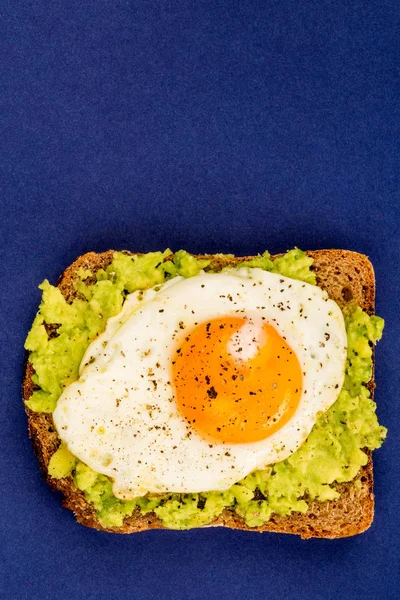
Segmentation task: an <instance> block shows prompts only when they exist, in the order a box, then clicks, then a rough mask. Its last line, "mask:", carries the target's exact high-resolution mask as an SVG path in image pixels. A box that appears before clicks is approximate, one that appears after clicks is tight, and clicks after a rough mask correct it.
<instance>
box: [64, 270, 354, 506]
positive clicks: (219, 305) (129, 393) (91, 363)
mask: <svg viewBox="0 0 400 600" xmlns="http://www.w3.org/2000/svg"><path fill="white" fill-rule="evenodd" d="M224 316H241V317H244V316H246V317H248V318H249V320H250V321H252V322H253V323H255V324H257V322H259V320H260V316H264V317H265V320H266V322H269V323H271V324H272V325H273V326H274V327H275V328H276V329H277V331H278V332H279V333H280V334H281V335H282V336H283V337H284V338H285V339H286V340H287V342H288V344H289V345H290V346H291V347H292V349H293V350H294V351H295V352H296V355H297V357H298V359H299V362H300V365H301V368H302V371H303V390H302V395H301V398H300V403H299V406H298V408H297V410H296V412H295V414H294V415H293V416H292V418H291V419H290V420H289V422H288V423H286V424H285V425H283V426H282V427H281V429H279V430H278V431H276V432H275V433H273V434H272V435H271V436H270V437H268V438H266V439H265V440H262V441H259V442H255V443H248V444H222V443H218V442H215V443H210V441H209V440H204V439H202V438H201V437H200V436H199V435H198V434H197V433H196V432H195V431H194V430H192V429H191V427H190V425H189V424H188V423H187V422H186V421H185V419H184V418H183V417H182V416H181V414H180V413H179V411H178V409H177V407H176V405H175V401H174V388H173V384H172V381H171V377H172V375H171V361H172V357H173V353H174V350H175V349H176V347H177V343H178V341H179V339H180V337H181V336H184V335H185V332H186V335H187V332H188V331H190V329H191V328H193V327H194V326H195V325H196V324H198V323H202V322H205V321H206V320H210V319H215V318H218V317H224ZM255 326H256V325H255ZM244 333H245V332H244ZM252 333H254V332H252ZM346 343H347V339H346V331H345V325H344V319H343V315H342V312H341V310H340V308H339V307H338V305H337V304H336V303H335V302H334V301H333V300H330V299H329V298H328V296H327V294H326V292H324V291H323V290H321V289H320V288H318V287H316V286H313V285H309V284H307V283H303V282H301V281H296V280H293V279H289V278H286V277H283V276H280V275H276V274H272V273H269V272H266V271H263V270H261V269H258V268H252V269H248V268H241V269H238V270H233V269H230V270H225V271H224V272H221V273H216V274H211V273H209V274H208V273H201V274H199V275H197V276H196V277H193V278H191V279H184V278H182V277H175V278H174V279H173V280H171V281H170V282H168V283H166V284H164V285H162V286H158V287H157V288H156V289H151V290H147V291H145V292H144V293H143V292H134V293H132V294H130V295H129V296H128V297H127V299H126V301H125V303H124V306H123V309H122V311H121V313H120V314H118V315H117V316H116V317H113V318H111V319H109V321H108V324H107V328H106V330H105V332H104V333H103V334H101V335H100V336H99V337H98V338H97V339H96V340H95V341H94V342H93V343H92V344H91V345H90V346H89V348H88V350H87V352H86V354H85V356H84V358H83V360H82V363H81V368H80V378H79V380H78V381H76V382H74V383H72V384H71V385H69V386H68V387H67V388H65V390H64V391H63V393H62V395H61V397H60V399H59V401H58V404H57V407H56V409H55V411H54V414H53V418H54V423H55V426H56V428H57V431H58V433H59V436H60V438H61V439H62V440H63V441H64V442H66V444H67V445H68V448H69V449H70V451H71V452H72V453H73V454H74V455H75V456H77V457H78V458H79V459H80V460H82V461H83V462H84V463H86V464H87V465H88V466H90V467H91V468H92V469H93V470H95V471H97V472H99V473H103V474H104V475H107V476H109V477H110V478H111V479H112V480H113V492H114V494H115V495H116V496H117V497H119V498H125V499H130V498H134V497H137V496H142V495H144V494H146V493H147V492H200V491H202V492H206V491H209V490H220V491H223V490H225V489H227V488H229V487H230V486H231V485H232V484H233V483H235V482H237V481H239V480H240V479H242V478H243V477H244V476H246V475H247V474H248V473H250V472H252V471H254V470H256V469H261V468H265V467H266V466H267V465H269V464H272V463H275V462H277V461H281V460H283V459H285V458H286V457H288V456H289V455H291V454H292V453H293V452H295V451H296V450H297V449H298V448H299V446H300V445H301V444H302V443H303V442H304V440H305V439H306V438H307V436H308V435H309V433H310V431H311V429H312V427H313V425H314V424H315V421H316V420H317V417H318V416H319V415H320V414H321V413H323V412H325V411H326V410H327V409H328V408H329V407H330V406H331V405H332V404H333V402H334V401H335V399H336V398H337V395H338V393H339V391H340V388H341V386H342V384H343V379H344V365H345V360H346ZM232 344H233V345H232V348H234V340H233V341H232ZM250 354H251V352H250Z"/></svg>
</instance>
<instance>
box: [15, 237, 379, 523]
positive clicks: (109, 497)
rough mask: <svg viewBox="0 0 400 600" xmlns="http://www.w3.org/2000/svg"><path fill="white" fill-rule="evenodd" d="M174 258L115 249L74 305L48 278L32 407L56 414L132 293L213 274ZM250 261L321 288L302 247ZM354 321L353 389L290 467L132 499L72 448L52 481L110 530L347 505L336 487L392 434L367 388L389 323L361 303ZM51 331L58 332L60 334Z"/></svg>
mask: <svg viewBox="0 0 400 600" xmlns="http://www.w3.org/2000/svg"><path fill="white" fill-rule="evenodd" d="M170 254H171V252H170V251H169V250H166V251H165V252H163V253H162V252H152V253H149V254H145V255H143V256H138V257H132V256H129V255H127V254H123V253H121V252H115V253H114V258H113V261H112V263H111V264H110V265H109V266H108V267H107V269H105V270H104V269H100V270H98V271H97V272H96V273H92V272H91V271H90V270H84V269H80V270H79V272H78V279H77V281H76V283H75V287H76V290H77V292H78V293H77V297H76V298H75V299H74V300H73V301H72V302H71V303H68V302H66V301H65V299H64V297H63V295H62V294H61V292H60V290H59V289H58V288H56V287H54V286H52V285H50V283H49V282H48V281H44V282H43V283H42V284H41V285H40V286H39V287H40V289H41V290H42V291H43V297H42V301H41V304H40V307H39V311H38V313H37V315H36V318H35V320H34V322H33V325H32V329H31V331H30V332H29V334H28V337H27V339H26V343H25V348H26V349H27V350H29V352H30V355H29V360H30V362H31V363H32V365H33V367H34V370H35V374H34V375H33V381H34V383H35V385H36V389H35V391H34V392H33V394H32V395H31V397H30V398H29V400H28V401H27V402H26V404H27V406H28V407H29V408H30V409H32V410H34V411H39V412H52V411H53V410H54V408H55V406H56V404H57V400H58V398H59V396H60V395H61V393H62V390H63V388H64V387H65V386H67V385H68V384H70V383H71V382H73V381H75V380H77V379H78V369H79V364H80V362H81V359H82V357H83V354H84V352H85V350H86V348H87V347H88V345H89V344H90V343H91V341H92V340H93V339H94V338H95V337H96V336H97V335H98V334H99V333H101V332H102V331H104V329H105V326H106V323H107V319H108V318H109V317H112V316H114V315H116V314H118V312H119V311H120V310H121V308H122V304H123V302H124V298H125V296H126V295H127V294H128V293H130V292H133V291H135V290H138V289H143V290H144V289H147V288H150V287H153V286H156V285H158V284H162V283H163V282H165V281H166V280H168V279H170V278H172V277H174V276H175V275H181V276H183V277H193V276H195V275H197V273H199V272H200V270H202V269H204V270H205V271H209V272H212V271H213V269H212V264H214V262H212V261H211V260H205V259H203V260H198V259H196V258H195V257H193V256H191V255H190V254H188V253H187V252H185V251H183V250H180V251H179V252H177V253H175V255H174V259H173V261H171V260H165V259H166V258H167V257H168V256H169V255H170ZM244 264H245V265H246V266H248V267H259V268H261V269H265V270H267V271H271V272H274V273H279V274H281V275H285V276H287V277H292V278H294V279H300V280H302V281H305V282H308V283H312V284H315V275H314V273H313V271H312V270H311V268H310V267H311V265H312V259H311V258H309V257H307V256H306V254H305V253H304V252H302V251H301V250H299V249H297V248H295V249H294V250H291V251H289V252H287V253H286V254H284V255H282V256H281V257H279V258H276V259H275V260H272V259H271V257H270V255H269V254H268V252H265V253H264V254H262V255H260V256H258V257H256V258H254V259H252V260H251V261H247V262H246V263H242V264H241V265H238V266H243V265H244ZM344 316H345V322H346V329H347V339H348V353H347V363H346V375H345V382H344V385H343V388H342V390H341V392H340V394H339V396H338V399H337V400H336V402H335V403H334V404H333V406H332V407H331V408H330V409H329V410H328V411H327V412H326V413H325V414H323V415H322V416H321V417H320V418H319V419H318V421H317V423H316V424H315V426H314V428H313V429H312V431H311V433H310V435H309V437H308V439H307V441H306V442H305V443H304V444H303V445H302V446H301V447H300V448H299V450H297V452H295V453H294V454H292V455H291V456H290V457H289V458H287V459H286V460H284V461H282V462H279V463H276V464H274V465H271V466H270V467H269V468H268V469H266V470H263V471H255V472H253V473H251V474H250V475H248V476H247V477H245V478H244V479H242V480H241V481H239V482H238V483H236V484H235V485H233V486H232V487H231V488H230V489H229V490H227V491H225V492H207V493H196V494H163V495H157V496H156V495H153V496H152V495H148V496H146V497H142V498H136V499H135V500H130V501H126V500H119V499H118V498H116V497H115V496H114V495H113V493H112V488H111V481H110V480H109V479H108V478H107V477H105V476H104V475H100V474H99V473H96V472H94V471H93V470H92V469H90V468H89V467H88V466H87V465H85V464H84V463H82V462H81V461H79V460H78V459H77V458H76V457H74V456H73V455H72V454H71V453H70V452H69V450H68V448H67V447H66V446H65V445H64V444H61V445H60V447H59V449H58V450H57V452H56V453H55V454H54V455H53V456H52V458H51V460H50V464H49V473H50V475H51V476H52V477H54V478H63V477H67V476H70V475H71V476H72V477H73V480H74V483H75V485H76V486H77V487H78V488H79V489H80V490H82V491H83V492H84V494H85V497H86V499H87V500H88V501H89V502H91V503H92V504H93V506H94V508H95V510H96V512H97V515H98V517H99V520H100V522H101V523H102V525H103V526H104V527H107V528H113V527H120V526H121V525H122V523H123V519H124V517H125V516H127V515H131V514H132V513H133V512H134V511H140V512H141V514H143V515H145V514H147V513H150V512H154V513H156V515H157V516H158V517H159V518H160V519H161V521H162V522H163V524H164V525H165V526H166V527H169V528H173V529H188V528H191V527H197V526H200V525H206V524H207V523H210V522H211V521H212V520H213V519H214V518H215V517H217V516H218V515H219V514H220V513H221V512H222V510H223V509H224V508H229V509H231V510H233V511H235V512H236V513H237V514H239V515H240V516H241V517H243V519H244V520H245V522H246V524H247V525H249V526H250V527H256V526H259V525H261V524H262V523H265V522H266V521H268V520H269V518H270V517H271V515H272V514H278V515H289V514H290V513H292V512H294V511H297V512H306V511H307V506H308V505H307V502H308V501H310V500H314V499H317V500H319V501H324V500H331V499H334V498H337V497H338V496H339V492H338V491H337V490H336V489H335V486H334V485H333V484H334V482H338V483H341V482H346V481H351V480H352V479H353V478H354V477H355V476H356V474H357V473H358V471H359V469H360V467H361V466H362V465H365V464H366V462H367V456H366V454H365V452H363V449H364V448H368V449H370V450H374V449H375V448H378V447H379V446H380V445H381V444H382V442H383V440H384V438H385V435H386V429H385V428H384V427H381V426H380V425H379V423H378V421H377V417H376V414H375V408H376V405H375V403H374V402H373V400H372V399H371V397H370V393H369V391H368V390H367V388H366V387H365V386H364V385H363V384H365V383H367V382H368V381H369V380H370V378H371V375H372V345H373V344H375V343H376V341H377V340H379V339H380V338H381V335H382V330H383V320H382V319H381V318H380V317H377V316H368V315H367V314H366V313H365V312H363V311H362V310H361V308H360V307H357V306H348V307H346V309H345V310H344ZM49 325H53V327H52V330H53V333H52V334H49V331H50V329H49ZM54 331H55V332H56V333H55V334H54Z"/></svg>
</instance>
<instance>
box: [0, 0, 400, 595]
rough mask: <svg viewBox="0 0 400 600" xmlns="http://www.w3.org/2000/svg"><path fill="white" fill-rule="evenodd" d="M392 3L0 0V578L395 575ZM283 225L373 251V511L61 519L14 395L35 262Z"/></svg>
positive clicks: (282, 234) (397, 58)
mask: <svg viewBox="0 0 400 600" xmlns="http://www.w3.org/2000/svg"><path fill="white" fill-rule="evenodd" d="M399 16H400V5H399V3H398V1H397V0H392V1H385V0H376V1H370V0H358V1H354V2H353V1H351V0H340V1H335V2H332V1H327V0H319V1H317V0H315V1H313V2H308V1H305V2H295V1H294V0H270V1H264V2H261V1H254V2H252V1H247V2H243V0H240V1H234V0H224V1H222V2H221V1H214V2H203V1H200V0H198V1H189V2H179V1H175V0H172V1H169V2H167V1H159V0H149V1H145V0H141V1H137V2H134V1H131V0H124V1H123V0H96V2H89V1H87V0H80V1H74V0H72V1H71V2H65V1H64V0H53V1H52V2H45V1H43V0H41V1H39V0H31V1H30V2H28V1H25V2H21V1H18V0H2V2H1V4H0V18H1V22H2V24H1V29H0V32H1V33H0V49H1V55H0V56H1V61H0V72H1V74H0V83H1V86H0V90H1V91H0V95H1V104H0V107H1V108H0V119H1V126H0V127H1V138H0V139H1V143H0V149H1V156H0V165H1V188H2V190H1V196H0V197H1V200H0V202H1V205H2V210H1V243H2V254H1V261H0V270H1V272H2V293H1V298H0V302H1V322H2V327H1V333H0V335H1V340H0V347H1V349H2V367H1V370H0V377H1V386H0V389H1V395H2V400H1V405H0V422H1V435H0V468H1V495H0V505H1V506H0V514H1V531H0V558H1V562H0V581H1V582H2V583H1V586H2V587H1V592H0V595H1V596H2V598H5V599H7V600H10V599H14V598H18V599H21V600H23V599H24V598H29V599H30V600H36V599H39V598H40V599H53V598H57V599H58V600H64V599H65V600H67V599H68V600H69V599H72V598H76V599H80V598H85V599H87V600H91V599H93V600H102V599H106V598H117V597H121V598H122V597H127V598H138V599H139V598H140V599H141V600H148V599H174V600H175V599H176V600H181V599H182V600H183V599H205V598H220V599H247V598H248V599H255V600H258V599H260V600H264V599H267V598H273V599H275V598H280V599H293V600H294V599H296V600H299V599H320V598H328V599H331V598H332V599H336V600H338V599H341V598H343V599H346V600H348V599H353V598H355V599H365V600H372V599H376V600H378V599H383V598H385V599H395V598H399V597H400V593H399V587H400V582H399V566H400V564H399V552H400V549H399V541H400V540H399V491H400V490H399V483H398V482H399V478H398V475H397V473H398V468H399V454H400V444H399V439H400V413H399V403H398V397H399V387H400V381H399V370H400V369H399V367H400V365H399V352H400V347H399V336H400V331H399V325H398V323H399V314H400V306H399V289H400V278H399V268H398V267H399V260H400V253H399V222H400V207H399V202H400V196H399V191H400V188H399V172H400V161H399V139H400V125H399V124H400V111H399V97H400V85H399V64H400V52H399V41H398V40H399ZM295 244H296V245H298V246H300V247H302V248H304V249H307V248H310V249H312V248H321V247H339V248H350V249H354V250H358V251H361V252H365V253H367V254H368V255H369V256H370V257H371V259H372V261H373V263H374V265H375V268H376V274H377V286H378V290H377V312H378V313H379V314H381V315H382V316H384V317H385V318H386V331H385V336H384V340H383V341H382V342H381V343H380V344H379V348H378V351H377V355H376V358H377V373H376V379H377V392H376V399H377V402H378V406H379V416H380V419H381V421H382V423H383V424H386V425H388V426H389V428H390V430H389V437H388V440H387V442H386V444H385V445H384V447H383V448H382V449H381V450H379V451H378V452H377V453H376V454H375V474H376V495H377V499H376V518H375V522H374V524H373V526H372V528H371V529H370V530H369V531H368V532H367V533H365V534H364V535H362V536H358V537H356V538H352V539H347V540H338V541H327V540H322V541H319V540H312V541H308V542H304V541H301V540H299V539H297V538H295V537H292V536H279V535H268V534H267V535H262V536H261V535H258V534H245V533H242V532H231V531H227V530H220V529H214V530H213V529H212V530H203V531H192V532H183V533H179V532H148V533H145V534H138V535H134V536H129V537H119V536H115V535H107V534H103V533H98V532H94V531H91V530H88V529H85V528H83V527H82V526H80V525H77V524H75V522H74V519H73V517H72V514H71V513H70V512H69V511H66V510H64V509H62V508H61V506H60V499H59V498H58V497H57V496H56V495H54V494H53V493H52V492H51V491H50V490H49V489H48V487H47V486H46V484H45V483H43V482H42V480H41V478H40V475H39V470H38V466H37V463H36V460H35V458H34V456H33V452H32V449H31V444H30V442H29V440H28V438H27V435H26V419H25V416H24V412H23V407H22V404H21V400H20V377H21V364H22V358H23V349H22V348H23V342H24V338H25V336H26V333H27V331H28V329H29V326H30V323H31V321H32V318H33V316H34V314H35V311H36V308H37V304H38V302H39V292H38V290H37V288H36V286H37V284H38V283H39V282H40V281H41V280H42V279H43V278H45V277H48V278H49V279H50V280H51V281H52V282H54V281H55V280H56V278H57V276H58V275H59V274H60V273H61V272H62V270H63V269H64V268H65V267H66V266H67V265H68V264H69V263H70V262H72V260H73V259H74V258H75V257H76V256H77V255H80V254H82V253H84V252H85V251H87V250H90V249H94V250H105V249H108V248H111V247H112V248H129V249H132V250H140V251H147V250H153V249H163V248H165V247H166V246H170V247H172V248H173V249H178V248H180V247H185V248H186V249H188V250H191V251H194V252H216V251H223V252H224V251H225V252H235V253H241V254H253V253H257V252H259V251H263V250H264V249H265V248H268V249H269V250H271V251H273V252H274V251H282V250H285V249H287V248H289V247H292V246H293V245H295ZM396 590H397V592H396Z"/></svg>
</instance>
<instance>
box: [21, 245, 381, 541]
mask: <svg viewBox="0 0 400 600" xmlns="http://www.w3.org/2000/svg"><path fill="white" fill-rule="evenodd" d="M129 254H130V253H129ZM307 254H308V255H309V256H311V257H312V258H313V259H314V264H313V269H314V271H315V273H316V276H317V285H318V286H320V287H321V288H323V289H325V290H326V291H327V292H328V294H329V296H330V297H331V298H332V299H333V300H335V301H336V302H337V303H338V304H339V306H341V307H343V306H344V305H345V304H347V303H348V302H350V301H355V302H356V303H357V304H358V305H359V306H361V308H362V309H363V310H365V311H366V312H367V313H368V314H372V313H373V312H374V302H375V277H374V271H373V267H372V265H371V263H370V262H369V260H368V258H367V257H366V256H364V255H363V254H358V253H357V252H350V251H348V250H317V251H310V252H308V253H307ZM112 257H113V251H111V250H109V251H107V252H103V253H101V254H96V253H94V252H89V253H88V254H85V255H83V256H81V257H79V258H78V259H77V260H76V261H75V262H74V263H73V264H72V265H71V266H69V267H68V268H67V269H66V270H65V272H64V273H63V275H62V276H61V277H60V279H59V281H58V283H57V285H58V287H59V289H60V290H61V292H62V294H63V295H64V296H65V298H66V299H67V300H72V298H73V297H74V296H75V295H76V291H75V288H74V279H75V278H76V273H77V271H78V269H79V268H80V267H84V268H85V269H91V270H92V272H95V271H96V270H97V269H99V268H105V267H107V266H108V265H109V264H110V263H111V261H112ZM202 258H210V259H211V260H212V261H213V267H214V268H216V269H217V268H219V267H220V268H222V267H224V266H228V265H234V264H237V263H238V262H242V261H243V260H246V259H251V258H253V257H245V258H243V257H242V258H238V257H235V258H233V257H231V256H221V255H217V256H211V255H210V256H206V257H202ZM273 258H275V257H273ZM33 373H34V370H33V367H32V365H31V364H30V363H29V356H27V359H26V364H25V368H24V376H23V398H24V400H27V399H28V398H29V397H30V396H31V394H32V392H33V389H34V383H33V381H32V375H33ZM374 387H375V385H374V380H373V378H372V379H371V381H370V382H369V384H368V388H369V390H370V392H371V394H372V393H373V389H374ZM25 409H26V412H27V415H28V425H29V434H30V437H31V438H32V441H33V447H34V450H35V453H36V455H37V457H38V460H39V463H40V467H41V469H42V471H43V474H44V477H45V478H46V480H47V481H48V483H49V484H50V486H51V487H52V488H54V489H58V490H60V491H61V492H62V493H63V495H64V501H63V505H64V506H65V507H67V508H70V509H71V510H72V511H73V512H74V513H75V516H76V519H77V520H78V521H79V522H80V523H82V524H83V525H86V526H88V527H93V528H95V529H101V530H106V531H112V532H116V533H132V532H135V531H143V530H146V529H164V526H163V525H162V523H161V521H160V520H159V519H158V517H157V516H156V515H155V514H148V515H145V516H142V515H140V514H139V512H134V513H133V515H132V516H130V517H126V518H125V521H124V524H123V525H122V527H119V528H115V529H105V528H104V527H102V525H101V524H100V522H99V520H98V518H97V516H96V513H95V511H94V509H93V507H92V505H91V504H90V503H88V502H87V501H86V499H85V496H84V494H83V492H81V491H80V490H78V489H77V488H76V487H75V485H74V483H73V479H72V477H71V476H70V477H66V478H64V479H52V478H51V477H50V476H49V474H48V464H49V461H50V458H51V456H52V454H53V453H54V452H55V451H56V449H57V448H58V446H59V443H60V440H59V438H58V435H57V432H56V430H55V428H54V423H53V419H52V415H51V414H48V413H37V412H34V411H32V410H30V409H29V408H27V407H25ZM367 454H368V456H369V460H368V463H367V464H366V465H365V466H364V467H362V468H361V469H360V471H359V473H358V475H357V476H356V477H355V479H353V480H352V481H350V482H348V483H342V484H337V485H336V488H337V489H338V490H339V491H340V497H339V498H338V499H336V500H332V501H325V502H318V501H312V502H310V503H309V508H308V511H307V512H306V513H304V514H301V513H293V514H292V515H290V516H287V517H282V516H278V515H275V516H272V518H271V519H270V520H269V521H268V522H267V523H265V524H264V525H262V526H260V527H254V528H252V527H248V526H247V525H246V524H245V522H244V521H243V519H241V518H240V517H239V516H238V515H237V514H236V513H235V512H234V511H232V510H228V509H226V510H224V512H223V513H222V514H221V515H220V516H219V517H218V518H217V519H215V520H214V521H213V522H212V523H211V526H224V527H231V528H234V529H243V530H250V531H274V532H278V533H293V534H297V535H300V536H301V537H302V538H311V537H316V538H340V537H347V536H351V535H355V534H357V533H361V532H362V531H365V530H366V529H367V528H368V527H369V526H370V525H371V523H372V520H373V516H374V494H373V473H372V460H371V453H370V452H369V451H367ZM357 480H358V481H360V482H361V485H360V484H357V485H355V482H356V481H357Z"/></svg>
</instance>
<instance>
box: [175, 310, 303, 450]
mask: <svg viewBox="0 0 400 600" xmlns="http://www.w3.org/2000/svg"><path fill="white" fill-rule="evenodd" d="M247 324H248V320H247V319H245V318H239V317H224V318H219V319H213V320H211V321H208V322H205V323H201V324H199V325H197V326H196V327H195V328H194V329H192V330H190V331H189V333H188V334H187V335H186V336H185V337H184V338H183V341H182V342H181V343H180V344H179V347H178V348H177V349H176V351H175V355H174V358H173V361H172V371H173V383H174V386H175V394H176V402H177V405H178V409H179V410H180V412H181V414H182V415H183V416H184V417H185V419H186V421H187V422H188V423H189V424H190V426H191V428H192V429H194V430H195V431H196V432H197V433H198V434H199V435H200V436H201V437H202V438H205V439H208V440H210V441H212V440H215V441H218V442H224V443H229V444H239V443H249V442H257V441H259V440H263V439H265V438H267V437H268V436H270V435H271V434H272V433H274V432H275V431H277V430H278V429H280V428H281V427H282V426H283V425H284V424H285V423H287V422H288V421H289V419H290V418H291V416H292V415H293V413H294V412H295V410H296V408H297V406H298V404H299V401H300V397H301V391H302V372H301V367H300V363H299V361H298V358H297V356H296V354H295V352H294V351H293V350H292V349H291V348H290V346H289V345H288V343H287V342H286V340H284V339H283V337H282V336H281V335H280V334H279V333H278V332H277V331H276V329H275V328H274V327H272V326H271V325H270V324H267V323H262V324H261V326H260V327H261V332H259V335H257V339H255V338H254V339H252V340H251V339H250V341H249V343H248V344H247V345H251V344H253V348H252V350H251V352H250V355H249V354H247V357H248V358H247V360H246V352H244V353H243V356H244V359H241V358H240V357H241V351H243V348H240V347H236V348H235V351H232V347H233V346H232V340H234V339H239V340H240V330H241V328H242V327H244V326H246V325H247ZM260 333H261V335H260ZM235 335H236V338H235ZM238 336H239V337H238ZM247 341H248V340H247ZM254 344H255V345H254ZM244 350H246V349H244Z"/></svg>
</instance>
